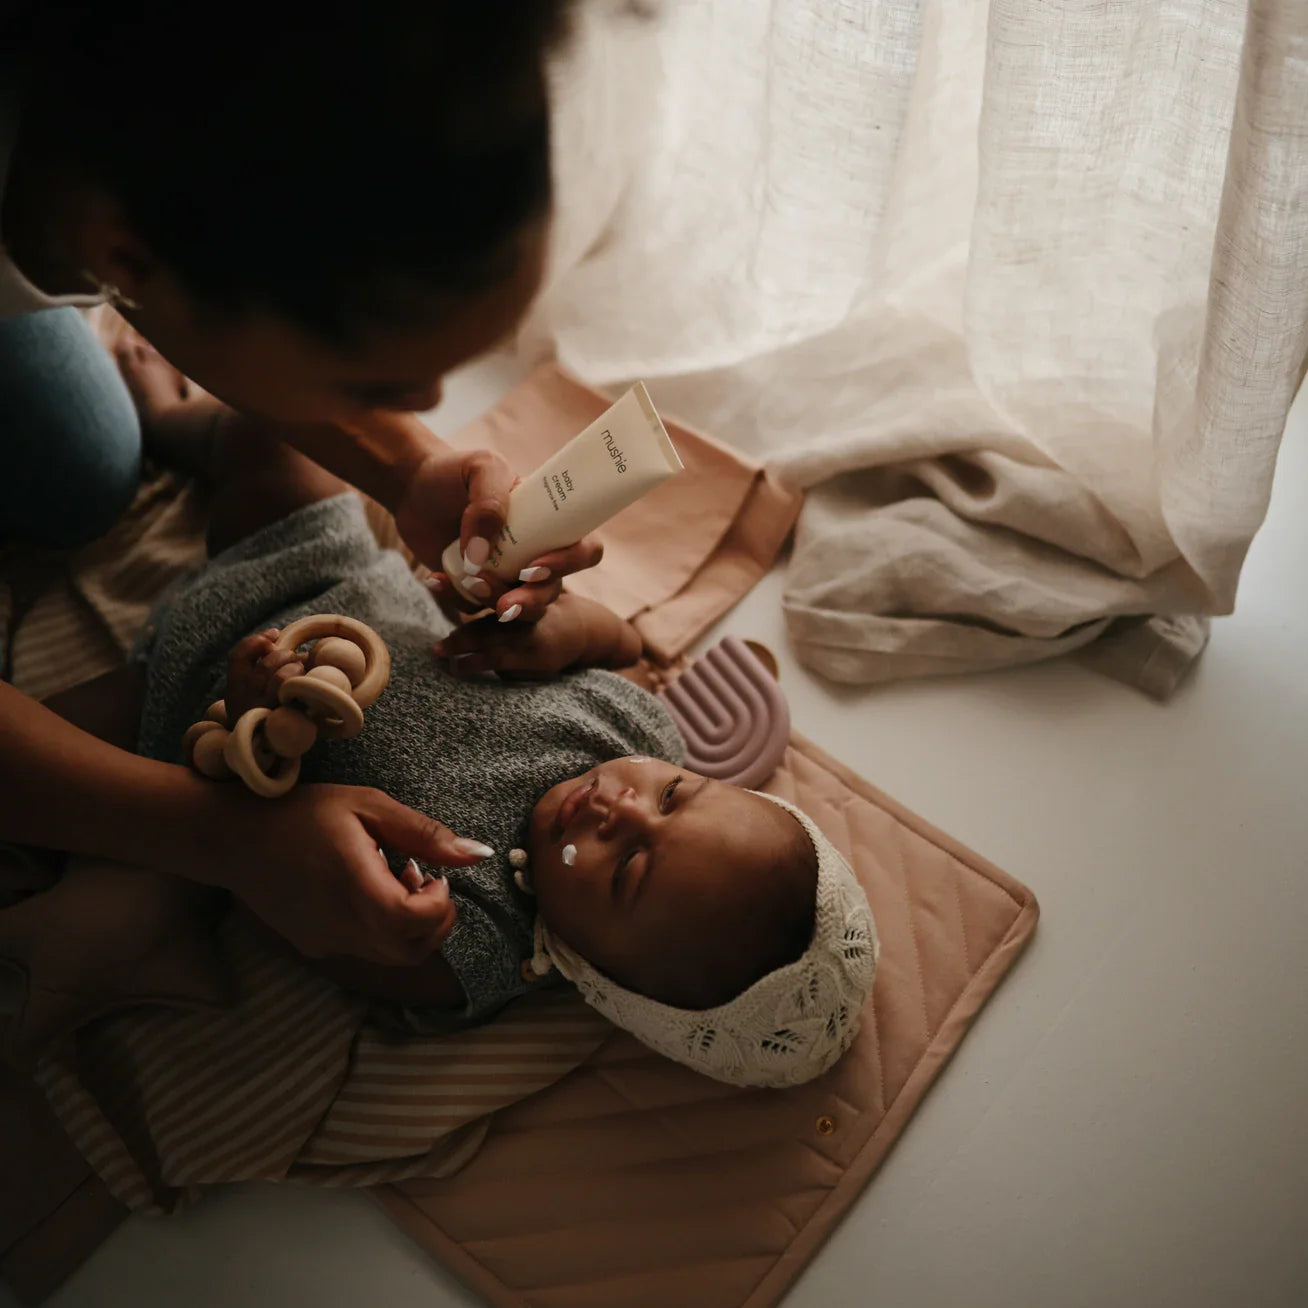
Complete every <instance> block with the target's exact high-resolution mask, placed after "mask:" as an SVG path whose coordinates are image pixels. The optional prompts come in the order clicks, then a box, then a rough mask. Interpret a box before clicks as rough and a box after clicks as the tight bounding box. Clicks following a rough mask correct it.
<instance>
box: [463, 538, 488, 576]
mask: <svg viewBox="0 0 1308 1308" xmlns="http://www.w3.org/2000/svg"><path fill="white" fill-rule="evenodd" d="M488 558H490V541H488V540H487V539H486V537H485V536H474V537H473V538H472V539H471V540H470V541H469V542H468V548H467V549H466V550H464V551H463V570H464V572H480V571H481V570H482V567H483V566H484V565H485V563H486V560H487V559H488Z"/></svg>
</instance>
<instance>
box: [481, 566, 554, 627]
mask: <svg viewBox="0 0 1308 1308" xmlns="http://www.w3.org/2000/svg"><path fill="white" fill-rule="evenodd" d="M562 593H563V579H562V578H561V577H558V578H555V579H553V580H551V581H542V582H538V583H537V584H536V585H534V586H515V587H514V588H513V589H512V590H509V591H505V593H504V594H503V595H501V596H500V597H499V599H497V600H496V601H495V615H496V618H497V620H498V621H500V622H503V623H510V622H513V623H523V622H525V623H532V622H539V621H540V620H541V618H543V617H544V616H545V610H546V609H547V608H549V606H550V605H551V604H553V603H554V601H555V600H556V599H558V597H559V596H560V595H561V594H562Z"/></svg>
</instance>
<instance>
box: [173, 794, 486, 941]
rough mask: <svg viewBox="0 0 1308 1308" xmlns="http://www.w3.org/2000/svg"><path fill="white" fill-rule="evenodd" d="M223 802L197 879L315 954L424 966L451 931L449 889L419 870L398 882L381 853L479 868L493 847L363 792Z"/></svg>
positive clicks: (452, 911) (204, 847)
mask: <svg viewBox="0 0 1308 1308" xmlns="http://www.w3.org/2000/svg"><path fill="white" fill-rule="evenodd" d="M224 789H226V788H224ZM224 799H225V800H226V801H227V804H226V806H225V810H224V811H221V812H220V813H219V814H218V815H217V816H218V820H217V821H216V822H214V823H213V824H212V828H211V830H210V832H209V835H210V838H209V839H208V840H204V841H203V843H202V848H201V851H200V857H201V858H202V860H203V863H204V867H203V868H196V869H195V871H198V872H200V873H201V875H200V876H199V877H198V878H197V879H201V880H205V881H208V882H209V883H210V884H213V885H219V886H222V887H224V888H225V889H227V890H230V891H231V892H232V893H233V894H235V895H236V897H237V898H238V899H240V900H241V901H242V902H243V903H245V904H246V905H247V907H249V908H250V910H251V911H252V912H254V913H255V915H256V916H258V917H259V918H261V919H262V920H263V921H264V922H265V923H267V925H268V926H270V927H271V928H272V929H273V930H274V931H276V932H277V934H278V935H280V936H282V937H284V938H285V939H286V940H288V941H289V942H290V943H291V944H292V945H293V946H294V947H295V948H296V949H297V950H298V951H299V952H300V953H301V954H304V955H305V956H306V957H309V958H327V957H334V956H348V957H351V958H361V959H367V960H369V961H371V962H375V963H385V964H390V965H397V966H412V965H415V964H417V963H420V962H422V960H423V959H425V958H426V957H427V956H428V955H429V954H431V953H432V952H433V951H434V950H436V949H438V948H439V947H440V945H441V943H442V942H443V941H444V939H445V937H446V936H447V935H448V934H449V932H450V929H451V928H452V927H453V925H454V921H455V917H456V910H455V906H454V904H453V902H452V901H451V900H450V891H449V885H448V883H447V882H446V881H445V879H444V878H443V877H442V878H438V879H436V880H432V881H428V882H427V883H426V884H425V885H423V884H421V882H420V881H419V879H418V874H417V869H416V867H413V866H410V867H409V868H408V869H407V870H406V874H405V880H404V881H403V882H402V881H400V880H397V879H396V878H395V877H394V876H393V875H392V873H391V870H390V868H389V867H388V866H387V865H386V862H385V861H384V859H383V857H382V854H381V852H380V850H381V849H385V850H387V851H388V852H392V853H401V854H407V855H409V856H410V857H412V858H419V859H421V860H422V861H423V862H424V863H427V864H431V865H434V866H437V867H470V866H472V865H473V864H475V863H479V862H481V861H482V859H484V858H488V857H490V856H491V854H492V853H493V852H494V851H493V850H491V849H489V848H488V847H487V846H485V845H482V844H480V843H479V842H477V841H474V840H465V839H462V838H460V837H458V836H456V835H455V834H454V833H453V832H452V831H450V830H449V828H448V827H445V826H443V825H442V824H441V823H439V822H437V821H435V820H434V819H432V818H428V817H426V816H424V815H423V814H421V813H416V812H414V811H413V810H412V809H409V808H406V807H405V806H404V805H403V804H399V803H396V801H395V800H393V799H391V798H389V797H388V796H387V795H384V794H382V793H381V792H380V791H377V790H370V789H367V788H365V787H361V786H327V785H305V786H297V787H296V788H295V789H294V790H292V791H291V792H290V793H289V794H287V795H285V796H283V797H282V798H281V799H278V800H276V801H274V802H270V801H268V800H264V799H259V798H256V797H255V796H252V795H244V794H238V793H235V792H234V791H232V792H230V793H229V794H226V795H224ZM379 846H380V849H379ZM419 886H420V888H417V887H419Z"/></svg>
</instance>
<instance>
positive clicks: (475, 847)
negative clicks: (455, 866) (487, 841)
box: [454, 840, 495, 858]
mask: <svg viewBox="0 0 1308 1308" xmlns="http://www.w3.org/2000/svg"><path fill="white" fill-rule="evenodd" d="M454 852H455V853H456V854H471V855H473V857H474V858H494V857H495V851H494V850H493V849H492V848H491V847H490V846H489V845H483V844H482V843H481V841H480V840H456V841H455V842H454Z"/></svg>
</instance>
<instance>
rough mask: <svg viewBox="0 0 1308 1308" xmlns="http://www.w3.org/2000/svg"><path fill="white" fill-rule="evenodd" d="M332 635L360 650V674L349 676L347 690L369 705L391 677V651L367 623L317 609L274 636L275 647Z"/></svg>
mask: <svg viewBox="0 0 1308 1308" xmlns="http://www.w3.org/2000/svg"><path fill="white" fill-rule="evenodd" d="M331 636H340V637H342V638H343V639H345V640H348V641H350V642H351V643H353V644H354V645H356V646H358V647H359V648H360V649H361V650H362V651H363V656H364V673H363V677H362V679H361V680H359V681H358V682H357V683H355V682H354V679H353V678H351V682H352V683H353V689H352V690H351V692H350V693H351V694H352V695H353V696H354V702H355V703H356V704H357V705H358V706H359V707H360V708H361V709H370V708H372V706H373V705H374V704H375V703H376V702H377V696H378V695H380V694H381V693H382V691H383V690H385V689H386V683H387V682H388V681H389V680H390V679H391V653H390V650H388V649H387V648H386V643H385V642H384V641H383V640H382V638H381V637H380V636H379V635H378V634H377V633H376V632H375V631H374V630H373V629H372V628H371V627H370V626H368V625H367V624H366V623H363V622H360V621H359V620H358V619H357V618H347V617H344V616H342V615H341V614H339V613H320V614H317V615H316V616H314V617H311V618H300V619H299V621H298V622H292V623H291V625H290V626H289V627H287V628H286V629H285V630H284V631H283V632H282V634H281V635H280V636H278V637H277V641H276V644H277V648H278V649H299V648H300V646H301V645H303V644H305V642H306V641H310V640H326V639H327V638H328V637H331ZM310 658H311V659H312V655H311V656H310ZM310 666H312V664H311V665H310Z"/></svg>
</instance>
